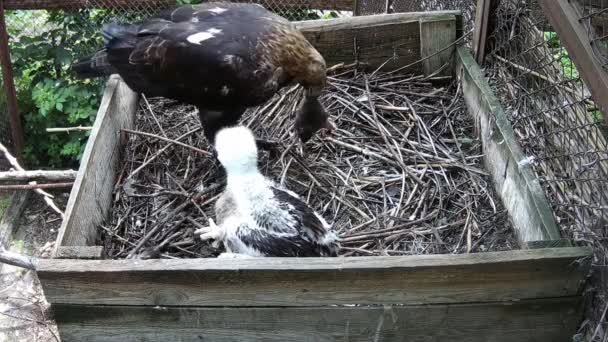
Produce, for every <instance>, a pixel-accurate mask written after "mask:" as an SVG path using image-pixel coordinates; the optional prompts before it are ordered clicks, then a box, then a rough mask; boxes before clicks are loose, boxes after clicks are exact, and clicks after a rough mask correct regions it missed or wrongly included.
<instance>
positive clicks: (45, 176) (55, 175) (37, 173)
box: [0, 170, 78, 182]
mask: <svg viewBox="0 0 608 342" xmlns="http://www.w3.org/2000/svg"><path fill="white" fill-rule="evenodd" d="M77 174H78V172H76V171H74V170H65V171H45V170H34V171H6V172H0V182H22V181H31V180H34V179H37V180H44V181H47V182H60V181H73V180H75V179H76V175H77Z"/></svg>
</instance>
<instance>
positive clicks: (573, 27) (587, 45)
mask: <svg viewBox="0 0 608 342" xmlns="http://www.w3.org/2000/svg"><path fill="white" fill-rule="evenodd" d="M538 3H539V4H540V7H541V8H542V10H543V13H544V14H545V15H546V16H547V19H549V23H551V26H553V29H554V30H555V32H557V34H558V35H559V39H560V40H561V42H562V44H564V46H565V47H566V50H568V53H569V54H570V56H572V60H573V62H574V64H575V65H576V69H577V70H578V71H579V73H580V75H581V78H582V79H583V80H584V81H585V84H586V85H587V87H589V90H590V91H591V94H592V95H593V101H594V102H595V104H596V105H597V106H598V107H599V109H600V110H601V111H602V113H604V120H605V121H606V122H608V73H606V71H604V69H603V67H602V63H601V62H600V61H599V60H598V59H597V58H596V57H595V56H594V53H593V48H592V46H591V42H590V40H589V35H588V34H587V31H586V29H585V27H584V26H583V24H581V23H580V22H579V20H578V19H579V17H580V12H579V10H578V8H576V7H575V6H574V5H573V4H571V3H570V1H568V0H539V1H538Z"/></svg>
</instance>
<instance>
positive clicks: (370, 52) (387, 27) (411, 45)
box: [304, 22, 420, 70]
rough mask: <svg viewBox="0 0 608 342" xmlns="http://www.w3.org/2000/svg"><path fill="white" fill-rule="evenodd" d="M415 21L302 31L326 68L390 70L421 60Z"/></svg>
mask: <svg viewBox="0 0 608 342" xmlns="http://www.w3.org/2000/svg"><path fill="white" fill-rule="evenodd" d="M419 26H420V25H419V23H418V22H408V23H400V24H384V25H377V26H370V27H361V28H351V29H337V30H327V31H322V32H310V31H307V32H304V36H306V38H307V39H308V40H309V41H310V42H311V43H312V44H313V45H314V46H315V48H316V49H317V50H318V51H319V52H320V53H321V54H322V55H323V57H324V58H325V62H326V63H327V65H330V66H331V65H335V64H338V63H345V64H350V63H353V62H356V61H359V62H363V63H366V64H368V65H369V66H370V67H371V68H377V67H378V66H380V65H382V64H384V63H386V62H388V63H386V65H385V69H386V70H391V69H396V68H398V67H401V66H404V65H408V64H410V63H413V62H415V61H417V60H418V59H420V32H419Z"/></svg>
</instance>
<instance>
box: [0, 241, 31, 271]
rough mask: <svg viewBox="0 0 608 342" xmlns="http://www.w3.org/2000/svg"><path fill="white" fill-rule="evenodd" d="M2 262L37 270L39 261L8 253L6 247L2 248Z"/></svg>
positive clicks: (0, 257) (0, 255)
mask: <svg viewBox="0 0 608 342" xmlns="http://www.w3.org/2000/svg"><path fill="white" fill-rule="evenodd" d="M0 262H1V263H4V264H8V265H12V266H17V267H21V268H26V269H28V270H36V265H37V264H38V259H37V258H35V257H32V256H27V255H22V254H18V253H14V252H11V251H7V250H6V249H5V248H4V246H0Z"/></svg>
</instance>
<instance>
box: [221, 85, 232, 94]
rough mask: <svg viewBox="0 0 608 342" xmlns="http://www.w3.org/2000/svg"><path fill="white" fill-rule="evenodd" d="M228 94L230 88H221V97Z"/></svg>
mask: <svg viewBox="0 0 608 342" xmlns="http://www.w3.org/2000/svg"><path fill="white" fill-rule="evenodd" d="M229 93H230V88H228V86H223V87H222V96H226V95H228V94H229Z"/></svg>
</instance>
